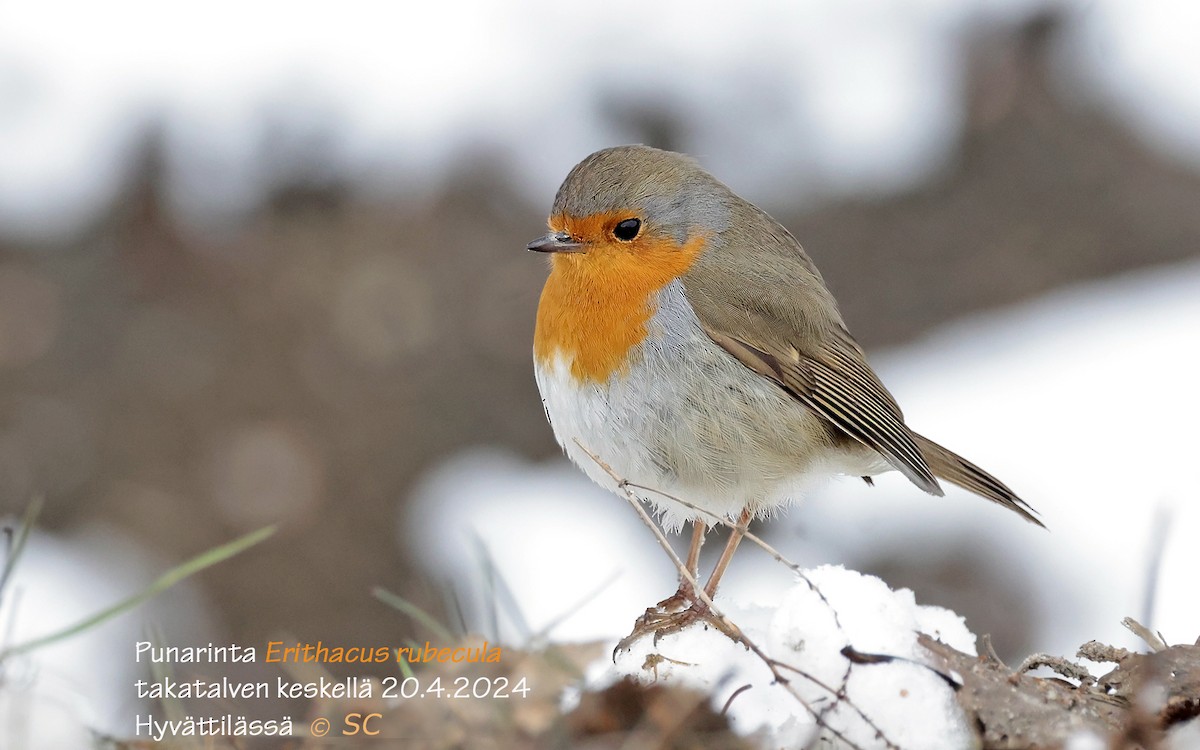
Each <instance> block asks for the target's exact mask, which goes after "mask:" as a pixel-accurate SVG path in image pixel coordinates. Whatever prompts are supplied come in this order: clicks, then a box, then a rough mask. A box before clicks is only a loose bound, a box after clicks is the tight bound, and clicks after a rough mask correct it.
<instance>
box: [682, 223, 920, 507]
mask: <svg viewBox="0 0 1200 750" xmlns="http://www.w3.org/2000/svg"><path fill="white" fill-rule="evenodd" d="M734 215H735V217H737V216H740V217H742V219H741V220H740V221H735V222H734V226H732V227H730V230H729V231H730V232H732V233H734V234H735V235H736V236H737V239H738V242H737V244H736V246H729V245H725V244H722V243H720V242H718V243H714V246H713V247H712V248H710V249H709V250H707V251H705V252H704V253H703V254H702V255H701V256H700V257H699V258H698V259H697V260H696V262H695V264H693V266H692V267H691V268H690V269H689V270H688V272H687V273H686V274H685V275H684V278H683V286H684V293H685V294H686V296H687V298H688V301H689V302H690V303H691V305H692V308H693V309H694V310H695V311H696V315H697V316H698V317H699V319H700V324H701V326H703V328H704V330H705V331H706V332H707V333H708V335H709V337H710V338H712V340H713V341H715V342H716V343H717V344H719V345H720V346H721V347H723V348H724V349H725V350H726V351H728V352H729V353H730V354H732V355H733V356H735V357H737V358H738V360H740V361H741V362H742V363H743V364H744V365H746V366H747V367H749V368H750V369H752V370H754V371H755V372H757V373H759V374H760V375H762V376H764V377H767V378H770V379H772V380H774V381H775V382H776V383H778V384H779V385H780V386H782V387H783V388H785V389H786V390H787V391H788V392H789V393H791V394H792V395H793V396H795V397H796V398H797V399H798V400H799V401H800V402H801V403H803V404H804V405H806V406H807V407H809V408H810V409H812V410H813V411H814V412H816V413H817V414H820V415H821V416H823V417H825V418H826V419H828V420H829V421H830V423H832V424H833V425H836V426H837V427H838V428H839V429H841V430H842V431H843V432H845V433H846V434H847V435H849V436H850V437H851V438H853V439H854V440H857V441H859V442H860V443H862V444H863V445H866V446H868V447H870V448H872V449H874V450H875V451H878V452H879V453H880V455H882V456H883V457H884V458H885V459H886V460H887V461H888V463H889V464H891V465H892V466H893V467H895V468H896V469H897V470H898V471H900V472H901V473H903V474H904V475H905V476H907V477H908V478H909V479H910V480H912V482H913V483H914V484H916V485H917V486H918V487H920V488H921V489H923V490H925V491H926V492H929V493H932V494H934V495H941V494H942V490H941V487H939V486H938V483H937V480H936V479H935V478H934V475H933V472H932V471H931V470H930V467H929V464H928V462H927V461H926V459H925V457H924V456H923V455H922V454H921V449H920V448H919V447H917V444H916V441H915V440H914V438H913V434H912V433H911V432H910V431H909V429H908V427H906V426H905V424H904V416H903V415H902V414H901V413H900V407H899V406H897V405H896V401H895V399H893V398H892V396H891V394H890V393H888V392H887V389H886V388H884V387H883V384H882V383H880V382H879V378H877V377H876V376H875V373H874V372H872V371H871V368H870V366H869V365H867V363H866V360H865V358H864V356H863V353H862V350H861V349H860V348H859V346H858V344H857V343H855V341H854V339H853V338H852V337H851V336H850V334H849V333H848V332H847V331H846V327H845V324H844V323H843V322H842V318H841V314H840V313H839V312H838V309H837V303H836V302H835V301H834V299H833V296H832V295H831V294H830V293H829V290H828V289H827V288H826V287H825V282H824V280H823V279H822V278H821V276H820V273H819V272H818V271H817V269H816V266H815V265H813V262H812V261H811V260H810V259H809V258H808V256H807V255H805V253H804V250H803V248H801V247H800V243H798V242H796V240H795V238H794V237H792V235H791V234H790V233H789V232H788V231H787V230H786V229H784V228H783V227H782V226H781V225H779V224H778V223H777V222H775V221H774V220H773V219H771V218H770V217H769V216H767V215H766V214H764V213H763V212H762V211H760V210H759V209H758V208H756V207H754V206H752V205H750V204H747V203H740V204H738V205H737V206H735V211H734ZM781 292H782V293H781Z"/></svg>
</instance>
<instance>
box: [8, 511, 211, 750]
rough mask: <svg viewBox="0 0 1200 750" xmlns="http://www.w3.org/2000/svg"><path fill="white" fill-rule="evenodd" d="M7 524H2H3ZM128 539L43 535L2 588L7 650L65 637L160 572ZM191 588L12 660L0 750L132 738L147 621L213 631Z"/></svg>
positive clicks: (91, 533)
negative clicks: (137, 657)
mask: <svg viewBox="0 0 1200 750" xmlns="http://www.w3.org/2000/svg"><path fill="white" fill-rule="evenodd" d="M0 520H3V519H0ZM149 558H150V556H149V555H148V554H147V553H146V552H145V551H144V550H143V549H141V548H140V547H139V546H138V545H137V544H136V543H135V542H133V541H132V540H131V539H129V538H128V537H126V536H124V535H122V534H120V533H119V532H117V531H114V530H113V529H110V528H102V527H98V526H97V527H94V528H92V529H91V530H88V531H84V532H80V533H77V534H74V535H71V536H69V537H67V536H56V535H53V534H50V533H47V532H44V531H42V530H36V531H35V532H34V533H33V534H32V535H31V536H30V537H29V541H28V544H27V546H26V548H25V551H24V553H23V554H22V556H21V558H20V559H19V560H18V563H17V566H16V568H15V573H14V574H13V577H12V578H11V580H10V581H9V583H8V587H7V588H6V590H5V592H4V601H3V602H2V604H3V606H0V614H3V616H4V621H3V622H0V647H10V646H13V645H17V644H22V643H26V642H28V641H31V640H33V639H35V638H40V637H42V636H45V635H48V634H50V633H55V632H59V631H60V630H62V629H64V628H66V627H69V626H72V625H75V624H77V623H79V622H81V621H83V620H84V619H85V618H88V617H91V616H92V615H94V614H96V613H97V612H100V611H101V610H103V609H105V608H106V607H108V606H111V605H112V604H114V603H116V602H118V601H120V600H122V599H124V598H126V597H128V596H130V595H132V594H133V593H136V592H137V591H140V590H142V589H144V588H145V586H146V585H147V584H148V579H147V575H148V573H147V571H151V570H162V569H163V564H162V561H152V560H151V559H149ZM188 588H189V584H186V583H185V584H182V585H181V587H180V588H177V589H176V590H174V591H172V592H167V593H166V594H163V595H160V596H159V597H158V598H157V599H156V600H155V602H154V603H153V604H152V605H150V606H147V607H142V608H140V609H139V610H138V611H136V612H130V613H126V614H123V615H121V616H118V617H115V618H113V619H110V620H108V621H106V622H104V623H102V624H100V625H97V626H95V627H91V628H89V629H87V630H86V631H84V632H82V633H80V634H78V635H76V636H73V637H71V638H68V639H65V640H63V641H59V642H57V643H53V644H49V645H46V646H44V647H40V648H37V649H35V650H34V651H30V652H27V653H24V654H18V655H16V656H13V657H9V658H6V659H5V661H4V665H3V666H4V669H3V672H2V673H0V747H3V748H9V747H13V748H17V747H20V748H28V750H61V749H62V748H69V747H70V748H75V747H78V748H83V747H91V746H92V744H93V735H92V732H108V733H112V734H113V735H114V736H125V735H126V734H127V733H128V731H129V717H130V716H131V715H132V714H133V713H135V710H136V707H137V706H138V705H139V704H138V701H137V699H136V698H135V697H134V696H133V692H132V689H131V687H130V686H132V685H133V682H134V680H136V679H137V678H139V677H143V676H144V675H143V674H142V673H141V671H140V669H138V668H137V665H136V664H135V662H134V659H133V651H134V644H135V643H136V642H137V641H138V640H141V639H142V638H144V637H145V630H143V628H144V627H146V625H147V623H152V622H157V623H159V624H161V625H162V627H163V630H162V632H170V633H171V634H172V635H173V636H178V637H180V638H181V639H182V640H184V641H185V642H186V639H187V638H188V637H190V636H191V635H192V631H193V630H195V629H204V628H210V629H211V628H212V624H211V622H210V621H209V618H208V616H207V615H206V614H205V609H204V607H202V606H201V605H200V603H199V602H198V601H196V596H195V593H194V591H188V590H187V589H188Z"/></svg>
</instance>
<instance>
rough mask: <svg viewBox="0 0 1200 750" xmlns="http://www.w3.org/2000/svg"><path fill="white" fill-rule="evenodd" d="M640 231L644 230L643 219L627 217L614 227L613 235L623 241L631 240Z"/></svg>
mask: <svg viewBox="0 0 1200 750" xmlns="http://www.w3.org/2000/svg"><path fill="white" fill-rule="evenodd" d="M640 231H642V221H641V219H626V220H625V221H622V222H621V223H620V224H618V225H616V226H615V227H613V237H616V238H617V239H618V240H621V241H622V242H629V241H630V240H632V239H633V238H634V237H637V236H638V232H640Z"/></svg>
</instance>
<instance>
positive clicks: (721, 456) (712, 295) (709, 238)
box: [526, 145, 1042, 643]
mask: <svg viewBox="0 0 1200 750" xmlns="http://www.w3.org/2000/svg"><path fill="white" fill-rule="evenodd" d="M547 224H548V229H549V231H548V232H547V233H546V234H545V235H544V236H542V237H539V238H538V239H536V240H534V241H532V242H530V243H529V244H528V245H527V246H526V247H527V249H528V250H530V251H534V252H538V253H545V254H547V255H548V256H549V266H550V270H549V275H548V276H547V278H546V283H545V286H544V287H543V289H542V293H541V297H540V300H539V303H538V308H537V316H536V323H535V328H534V337H533V359H534V374H535V378H536V381H537V386H538V390H539V391H540V393H541V399H542V404H543V406H544V409H545V412H546V417H547V419H548V420H549V422H550V425H551V428H552V430H553V432H554V435H555V438H556V439H557V441H558V443H559V444H560V445H561V446H562V448H563V450H564V451H565V453H566V454H567V456H569V457H570V458H571V459H572V461H573V462H574V463H575V464H576V465H577V466H579V468H581V469H582V470H583V471H584V472H585V473H586V474H587V475H588V476H589V477H590V478H591V479H592V480H593V481H595V482H596V483H597V484H599V485H601V486H603V487H606V488H608V489H610V490H613V491H618V492H623V491H625V490H626V489H628V488H629V487H637V488H640V490H641V491H642V492H641V494H642V495H643V499H644V500H645V501H646V502H648V503H649V504H650V505H651V506H652V507H653V508H654V510H655V511H657V513H658V516H659V518H660V520H661V522H662V524H663V527H664V528H665V529H666V530H667V531H668V532H673V533H674V532H679V531H680V530H682V528H683V526H684V525H685V524H689V523H690V524H691V526H692V535H691V541H690V544H689V546H688V554H687V560H686V563H685V565H686V566H687V570H688V572H689V573H691V577H692V579H693V580H696V581H698V580H699V569H698V568H699V556H700V549H701V546H702V545H703V542H704V538H705V535H706V533H707V532H708V530H709V529H710V527H712V526H713V525H715V524H716V523H717V522H726V523H728V524H729V525H730V527H731V529H732V531H731V532H730V535H729V538H728V540H727V542H726V545H725V548H724V550H723V551H722V553H721V555H720V557H719V558H718V560H717V562H716V564H715V566H714V567H713V570H712V572H711V574H710V575H709V577H708V580H707V582H706V583H705V585H704V587H703V588H704V592H705V593H706V594H707V595H708V597H709V599H710V601H711V599H712V597H714V596H715V595H716V592H717V587H718V584H719V583H720V580H721V577H722V576H723V574H724V572H725V571H726V569H727V568H728V566H729V563H730V561H731V560H732V558H733V555H734V553H735V552H736V550H737V548H738V545H739V543H740V542H741V540H742V538H743V536H744V534H745V532H746V528H747V525H748V524H749V523H750V521H751V520H752V519H755V518H760V517H765V516H769V515H771V514H772V513H773V512H774V511H776V510H777V509H779V508H781V507H783V506H785V505H787V504H788V503H790V502H792V501H793V500H794V499H795V498H796V497H797V496H798V495H800V494H802V493H803V492H804V491H805V490H806V488H808V487H810V486H811V485H812V484H813V483H814V482H815V481H819V480H822V479H824V478H827V477H830V476H835V475H846V476H851V477H862V478H863V479H864V480H865V481H866V482H867V484H872V482H871V477H873V476H875V475H877V474H881V473H883V472H887V471H898V472H900V473H901V474H903V475H904V476H905V477H907V478H908V480H909V481H911V482H912V483H913V484H914V485H916V486H917V487H918V488H920V489H921V490H924V491H925V492H927V493H929V494H931V495H938V496H940V495H942V494H943V489H942V486H941V484H940V483H939V480H944V481H947V482H949V483H951V484H955V485H958V486H959V487H962V488H965V489H967V490H969V491H971V492H972V493H974V494H976V495H979V496H980V497H983V498H985V499H987V500H990V501H992V502H994V503H996V504H998V505H1000V506H1002V507H1004V508H1007V509H1009V510H1011V511H1013V512H1015V513H1017V514H1018V515H1020V516H1021V517H1022V518H1024V519H1025V520H1027V521H1030V522H1032V523H1034V524H1036V525H1038V526H1041V525H1042V523H1041V521H1039V520H1038V518H1037V517H1036V515H1035V511H1034V510H1033V508H1032V507H1030V506H1029V505H1028V504H1027V503H1026V502H1025V501H1023V500H1022V499H1021V498H1020V497H1018V496H1017V495H1016V493H1014V492H1013V491H1012V490H1011V489H1009V488H1008V486H1006V485H1005V484H1004V483H1003V482H1001V481H1000V480H998V479H996V478H995V477H993V476H992V475H991V474H989V473H988V472H986V471H984V470H983V469H981V468H979V467H978V466H976V465H975V464H973V463H971V462H970V461H968V460H967V459H965V458H963V457H961V456H959V455H957V454H956V453H954V452H952V451H950V450H948V449H946V448H944V447H942V446H941V445H939V444H937V443H935V442H933V441H932V440H929V439H928V438H925V437H924V436H922V435H920V434H918V433H916V432H914V431H913V430H912V429H911V428H910V427H908V425H907V424H906V423H905V419H904V415H903V413H902V412H901V410H900V407H899V405H898V404H897V403H896V400H895V399H894V398H893V397H892V395H891V394H890V393H889V392H888V390H887V388H886V387H884V385H883V383H882V382H881V381H880V379H879V377H878V376H877V375H876V374H875V372H874V371H873V370H872V369H871V366H870V365H869V364H868V363H867V358H866V355H865V354H864V352H863V349H862V347H860V346H859V344H858V343H857V342H856V341H855V339H854V337H853V336H851V334H850V332H849V330H848V329H847V327H846V324H845V321H844V320H843V319H842V315H841V313H840V312H839V310H838V305H837V302H836V300H835V299H834V297H833V295H832V294H831V293H830V291H829V289H828V287H827V286H826V284H825V282H824V280H823V279H822V277H821V274H820V272H819V271H818V270H817V267H816V265H815V264H814V263H813V261H812V260H811V259H810V258H809V256H808V254H807V253H806V252H805V250H804V248H803V247H801V245H800V243H799V242H798V241H797V240H796V239H795V238H794V237H793V236H792V234H791V233H790V232H789V231H788V230H787V229H786V228H784V227H783V225H781V224H780V223H779V222H777V221H775V219H773V218H772V217H771V216H769V215H768V214H767V213H766V212H765V211H763V210H762V209H760V208H758V207H757V206H755V205H754V204H752V203H750V202H749V201H747V200H745V199H743V198H741V197H739V196H738V195H736V194H735V193H734V192H733V191H732V190H731V189H730V188H728V187H727V186H726V185H725V184H723V183H722V182H720V181H719V180H717V179H716V178H715V177H713V176H712V175H711V174H709V173H708V172H707V171H705V170H704V169H703V168H702V167H701V166H700V165H699V164H698V163H697V162H696V161H694V160H693V159H691V158H690V157H688V156H685V155H682V154H678V153H674V152H671V151H664V150H660V149H656V148H652V147H649V146H643V145H628V146H617V147H612V148H605V149H602V150H600V151H597V152H595V153H593V154H591V155H590V156H587V157H586V158H584V159H583V160H582V161H581V162H579V163H578V164H577V165H576V166H575V167H574V168H572V169H571V171H570V172H569V173H568V174H567V177H566V179H565V180H564V181H563V183H562V185H561V187H559V189H558V192H557V194H556V195H555V198H554V203H553V206H552V208H551V211H550V216H549V220H548V222H547ZM708 614H709V613H708V612H707V611H706V608H705V605H704V604H703V602H702V600H701V598H700V597H699V596H698V594H697V593H696V592H695V591H694V590H692V587H691V585H690V584H688V583H687V581H686V580H685V579H684V578H683V577H681V581H680V587H679V590H678V591H677V592H676V593H675V594H674V595H673V596H671V597H668V598H667V599H664V600H663V601H662V602H659V604H658V605H657V606H656V607H651V608H650V609H647V611H646V615H644V616H643V617H642V618H640V619H639V621H638V623H637V625H636V626H635V630H634V633H632V634H631V636H630V638H633V637H635V636H638V635H642V634H645V633H647V632H654V633H655V640H657V639H658V637H659V636H660V635H662V634H664V633H666V632H674V631H676V630H679V629H681V628H683V627H686V625H688V624H689V623H691V622H693V621H695V620H696V619H698V618H706V617H707V616H708ZM628 640H629V639H626V641H628ZM626 641H623V642H622V643H625V642H626Z"/></svg>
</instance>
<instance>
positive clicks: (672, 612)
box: [613, 508, 752, 658]
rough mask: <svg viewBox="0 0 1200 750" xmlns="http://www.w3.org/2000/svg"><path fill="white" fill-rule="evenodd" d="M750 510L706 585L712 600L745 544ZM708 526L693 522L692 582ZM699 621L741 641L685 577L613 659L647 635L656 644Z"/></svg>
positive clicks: (638, 624)
mask: <svg viewBox="0 0 1200 750" xmlns="http://www.w3.org/2000/svg"><path fill="white" fill-rule="evenodd" d="M751 515H752V514H751V513H750V510H749V509H748V508H747V509H746V510H743V511H742V514H741V516H739V517H738V522H737V525H736V526H734V527H733V530H732V532H731V533H730V536H729V541H728V542H726V543H725V549H724V550H723V551H722V552H721V557H720V559H719V560H717V565H716V567H714V568H713V572H712V575H710V576H709V578H708V583H707V584H705V586H704V593H706V594H708V598H709V600H710V601H711V600H712V597H713V596H714V595H715V594H716V593H717V584H718V583H720V581H721V576H723V575H724V574H725V569H726V568H728V567H729V562H730V561H731V560H732V559H733V553H734V552H736V551H737V548H738V545H739V544H741V542H742V537H744V536H745V535H746V528H747V526H748V525H749V524H750V518H751ZM705 531H706V525H705V524H704V523H703V522H701V521H693V522H692V543H691V546H690V547H689V548H688V558H687V569H688V572H689V573H691V574H692V578H693V579H697V580H698V577H697V573H698V569H699V563H700V547H701V546H702V545H703V544H704V532H705ZM696 622H705V623H709V624H711V625H713V626H714V627H716V628H717V629H718V630H720V631H721V632H722V633H725V634H726V635H727V636H729V637H730V638H732V639H733V640H739V638H740V636H738V635H737V634H736V633H734V632H731V631H730V630H728V629H727V628H726V626H725V624H724V623H723V622H722V621H721V620H720V619H718V618H714V617H713V615H712V612H711V611H710V610H709V608H708V605H707V604H705V603H704V602H703V601H702V600H701V599H700V597H699V596H697V595H696V593H695V592H694V591H693V590H692V585H691V584H690V583H688V580H687V578H684V579H683V580H682V581H680V583H679V591H677V592H675V595H674V596H671V597H669V598H667V599H664V600H663V601H661V602H659V603H658V604H657V605H656V606H654V607H651V608H650V609H647V610H646V613H645V614H644V615H642V616H641V617H639V618H638V620H637V622H636V623H634V626H633V632H631V633H630V634H629V635H628V636H626V637H625V638H623V639H622V640H621V642H620V643H618V644H617V647H616V649H615V650H614V651H613V658H616V654H617V652H618V651H621V650H623V649H625V648H628V647H629V646H630V645H631V644H632V643H633V642H634V641H636V640H638V639H639V638H641V637H642V636H644V635H647V634H649V633H654V642H655V643H657V642H658V639H659V638H662V637H663V636H665V635H669V634H671V633H678V632H679V631H681V630H683V629H685V628H687V627H688V626H690V625H692V624H693V623H696Z"/></svg>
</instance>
